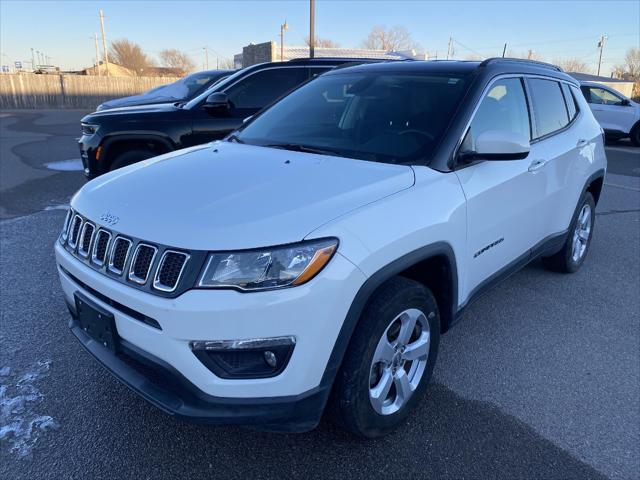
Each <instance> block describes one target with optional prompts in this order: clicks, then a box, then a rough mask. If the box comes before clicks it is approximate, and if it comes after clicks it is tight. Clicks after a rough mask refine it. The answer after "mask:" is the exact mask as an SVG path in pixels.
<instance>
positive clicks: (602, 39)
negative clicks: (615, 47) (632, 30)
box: [598, 35, 609, 76]
mask: <svg viewBox="0 0 640 480" xmlns="http://www.w3.org/2000/svg"><path fill="white" fill-rule="evenodd" d="M608 38H609V37H608V36H607V35H600V40H599V41H598V48H599V49H600V56H599V57H598V76H599V75H600V66H601V65H602V50H604V44H605V43H607V39H608Z"/></svg>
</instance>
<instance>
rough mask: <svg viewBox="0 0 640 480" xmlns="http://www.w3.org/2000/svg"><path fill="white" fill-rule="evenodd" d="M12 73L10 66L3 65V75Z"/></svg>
mask: <svg viewBox="0 0 640 480" xmlns="http://www.w3.org/2000/svg"><path fill="white" fill-rule="evenodd" d="M10 71H11V70H9V65H2V73H9V72H10Z"/></svg>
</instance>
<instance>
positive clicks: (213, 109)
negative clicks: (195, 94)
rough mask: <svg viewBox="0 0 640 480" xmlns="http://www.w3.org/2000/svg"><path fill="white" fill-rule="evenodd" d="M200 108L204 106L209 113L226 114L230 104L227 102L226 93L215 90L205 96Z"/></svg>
mask: <svg viewBox="0 0 640 480" xmlns="http://www.w3.org/2000/svg"><path fill="white" fill-rule="evenodd" d="M202 108H204V109H205V111H206V112H207V113H208V114H209V115H215V114H226V113H228V112H229V110H230V108H231V104H230V103H229V98H228V97H227V94H226V93H222V92H215V93H212V94H211V95H209V96H208V97H207V99H206V100H205V101H204V105H202Z"/></svg>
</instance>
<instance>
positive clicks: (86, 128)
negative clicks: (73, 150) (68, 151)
mask: <svg viewBox="0 0 640 480" xmlns="http://www.w3.org/2000/svg"><path fill="white" fill-rule="evenodd" d="M80 125H81V126H82V134H83V135H93V134H94V133H96V132H97V131H98V125H92V124H90V123H81V124H80Z"/></svg>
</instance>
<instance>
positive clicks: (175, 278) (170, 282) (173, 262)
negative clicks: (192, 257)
mask: <svg viewBox="0 0 640 480" xmlns="http://www.w3.org/2000/svg"><path fill="white" fill-rule="evenodd" d="M187 260H189V255H188V254H186V253H184V252H176V251H174V250H166V251H165V252H164V254H163V255H162V259H161V260H160V266H159V267H158V270H157V271H156V276H155V278H154V279H153V288H155V289H157V290H161V291H163V292H173V291H174V290H175V289H176V287H177V286H178V282H179V281H180V277H181V276H182V272H183V271H184V267H185V266H186V264H187Z"/></svg>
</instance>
